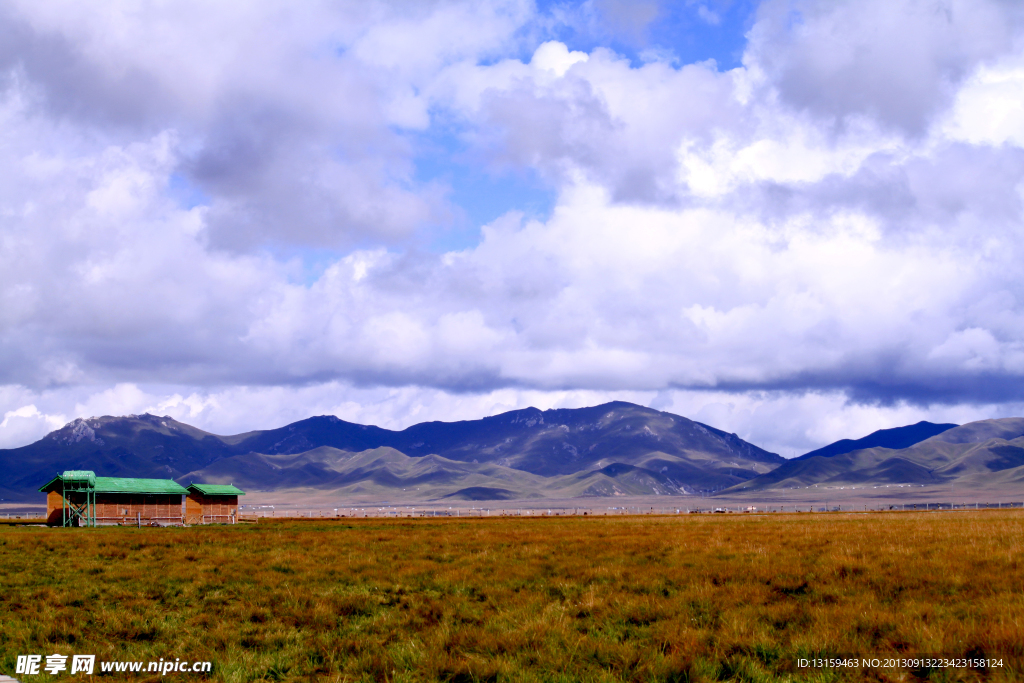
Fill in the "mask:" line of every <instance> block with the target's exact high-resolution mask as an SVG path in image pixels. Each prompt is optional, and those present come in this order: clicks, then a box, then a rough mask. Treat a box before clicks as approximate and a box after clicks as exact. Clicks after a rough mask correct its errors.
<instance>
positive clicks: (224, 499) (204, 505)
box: [185, 484, 245, 524]
mask: <svg viewBox="0 0 1024 683" xmlns="http://www.w3.org/2000/svg"><path fill="white" fill-rule="evenodd" d="M244 495H245V491H242V490H241V489H238V488H235V486H234V485H233V484H189V486H188V497H186V498H185V523H186V524H234V523H235V522H237V521H238V497H239V496H244Z"/></svg>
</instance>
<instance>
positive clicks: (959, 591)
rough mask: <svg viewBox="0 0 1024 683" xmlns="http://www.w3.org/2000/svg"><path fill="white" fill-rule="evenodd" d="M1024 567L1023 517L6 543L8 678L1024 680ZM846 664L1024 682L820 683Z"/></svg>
mask: <svg viewBox="0 0 1024 683" xmlns="http://www.w3.org/2000/svg"><path fill="white" fill-rule="evenodd" d="M1022 550H1024V513H1022V512H1019V511H989V512H977V513H975V512H956V513H931V514H924V513H888V514H885V513H879V514H845V513H843V514H838V513H832V514H828V515H820V514H816V515H811V514H802V515H800V514H789V515H758V516H753V515H732V516H725V515H720V516H710V515H704V516H696V515H692V516H679V517H607V518H604V517H596V518H595V517H587V518H581V517H576V518H573V517H548V518H535V519H523V518H504V519H503V518H483V519H479V518H477V519H465V518H462V519H442V520H433V519H400V520H380V519H368V520H362V519H355V520H353V519H345V520H340V521H326V520H325V521H323V522H321V521H318V520H314V521H309V522H269V523H260V524H258V525H239V526H234V527H195V528H184V529H131V528H124V529H121V528H107V529H96V530H86V529H72V530H60V529H52V530H48V529H33V528H7V529H0V672H2V673H7V674H13V673H14V664H15V658H16V655H18V654H27V653H39V654H51V653H54V652H58V653H63V654H68V655H71V654H95V655H97V658H98V659H100V660H103V659H108V660H115V659H119V660H156V659H159V658H165V659H174V658H175V657H180V658H183V659H190V660H210V661H212V662H213V663H214V669H213V673H212V674H211V678H212V679H213V680H223V681H257V680H268V681H292V680H294V681H362V680H374V681H395V682H399V681H427V680H449V681H476V680H480V681H505V680H508V681H619V680H626V681H686V680H691V681H697V680H737V681H769V680H790V679H791V680H821V681H828V680H864V679H868V680H906V679H907V678H908V677H910V678H911V679H913V678H927V679H931V680H982V679H987V680H1017V679H1019V678H1021V677H1022V676H1024V672H1022V670H1021V668H1020V664H1021V662H1022V661H1024V657H1022V654H1024V645H1022V638H1021V634H1022V633H1024V554H1022ZM840 653H845V654H868V653H872V654H887V653H889V654H894V653H902V654H905V655H910V654H922V653H934V654H940V653H941V654H944V655H947V656H966V655H971V656H982V655H999V656H1001V657H1003V658H1004V660H1005V663H1006V665H1005V666H1004V667H1003V668H1001V669H1000V668H994V669H989V670H987V671H986V670H981V671H974V670H965V669H958V670H939V669H931V670H913V671H907V670H861V669H858V670H840V671H822V670H817V671H810V672H809V671H807V670H801V669H798V668H797V663H796V660H797V658H799V657H813V656H828V655H832V654H840ZM198 678H199V676H198V675H193V674H187V675H186V674H178V675H175V674H171V675H170V677H169V678H167V679H164V680H172V679H176V680H195V679H198ZM58 679H59V680H75V677H72V676H69V675H68V674H67V673H64V674H60V675H58V676H55V677H52V680H58ZM86 679H87V678H86V677H82V680H86ZM23 680H39V681H45V680H51V677H49V676H47V675H46V674H43V675H40V676H37V677H31V678H28V679H23ZM131 680H137V681H142V680H148V679H147V677H146V675H145V674H143V675H139V676H133V677H131ZM152 680H160V678H159V677H155V678H152Z"/></svg>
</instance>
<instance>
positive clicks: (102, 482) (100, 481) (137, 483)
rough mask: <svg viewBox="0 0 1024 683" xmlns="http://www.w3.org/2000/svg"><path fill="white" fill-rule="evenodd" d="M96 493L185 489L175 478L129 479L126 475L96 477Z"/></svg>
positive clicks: (170, 491)
mask: <svg viewBox="0 0 1024 683" xmlns="http://www.w3.org/2000/svg"><path fill="white" fill-rule="evenodd" d="M96 493H177V494H185V493H188V491H186V490H185V487H183V486H182V485H181V484H179V483H178V482H176V481H174V480H173V479H128V478H124V477H96Z"/></svg>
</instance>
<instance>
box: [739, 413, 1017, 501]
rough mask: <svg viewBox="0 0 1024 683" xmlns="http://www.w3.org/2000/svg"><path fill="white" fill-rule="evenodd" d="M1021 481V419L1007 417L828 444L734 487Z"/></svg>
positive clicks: (962, 484)
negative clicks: (916, 437)
mask: <svg viewBox="0 0 1024 683" xmlns="http://www.w3.org/2000/svg"><path fill="white" fill-rule="evenodd" d="M913 427H915V428H919V427H920V425H913ZM939 427H946V425H931V427H929V428H926V429H918V432H919V433H926V432H927V431H929V430H935V429H938V428H939ZM903 429H907V428H903ZM888 431H895V430H888ZM876 434H877V432H876ZM872 436H874V435H872ZM903 436H905V434H898V435H897V437H903ZM836 450H837V451H838V450H840V449H838V448H837V449H836ZM822 452H824V454H822ZM1021 482H1024V418H1019V417H1009V418H1002V419H996V420H980V421H978V422H971V423H968V424H965V425H961V426H959V427H952V428H946V429H942V430H941V431H939V432H938V433H937V434H935V435H933V436H930V437H928V438H926V439H923V440H921V441H919V442H917V443H914V444H911V445H910V446H907V447H906V448H886V447H883V446H874V447H868V448H859V449H854V450H850V451H845V452H832V451H829V450H828V448H827V447H826V448H823V449H819V451H812V452H811V453H807V454H805V455H803V456H801V457H799V458H794V459H792V460H788V461H786V462H785V463H783V464H782V465H780V466H779V467H777V468H775V469H774V470H772V471H771V472H768V473H766V474H763V475H760V476H757V477H754V478H753V479H751V480H750V481H747V482H744V483H743V484H740V485H738V486H735V487H733V489H732V490H733V491H764V490H768V489H793V488H805V487H808V486H854V485H882V484H923V485H929V484H932V485H935V484H942V485H945V484H949V485H952V486H954V487H957V486H959V487H961V488H972V489H978V488H986V487H993V486H997V485H1005V484H1018V483H1021Z"/></svg>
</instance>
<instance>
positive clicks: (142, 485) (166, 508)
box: [39, 470, 188, 526]
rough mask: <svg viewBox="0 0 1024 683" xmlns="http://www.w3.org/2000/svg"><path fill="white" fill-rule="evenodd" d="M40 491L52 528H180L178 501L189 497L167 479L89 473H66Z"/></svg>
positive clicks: (178, 485)
mask: <svg viewBox="0 0 1024 683" xmlns="http://www.w3.org/2000/svg"><path fill="white" fill-rule="evenodd" d="M39 491H40V492H41V493H45V494H46V521H47V524H49V525H51V526H98V525H102V524H141V523H143V522H145V523H146V524H181V523H182V521H183V519H182V510H181V497H182V496H183V495H185V494H186V493H188V492H187V491H186V490H185V489H184V488H183V487H182V486H181V485H180V484H178V483H177V482H174V481H172V480H170V479H132V478H127V477H97V476H96V473H95V472H92V471H90V470H67V471H65V472H64V473H62V474H58V475H57V476H56V477H54V478H53V479H51V480H50V481H48V482H47V483H45V484H43V485H42V486H40V487H39Z"/></svg>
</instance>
